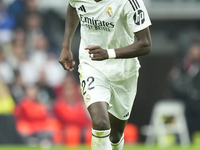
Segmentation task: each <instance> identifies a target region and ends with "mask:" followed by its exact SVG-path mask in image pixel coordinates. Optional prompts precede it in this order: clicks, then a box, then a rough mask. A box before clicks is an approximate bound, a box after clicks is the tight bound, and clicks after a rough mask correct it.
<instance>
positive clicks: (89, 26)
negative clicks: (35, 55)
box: [70, 0, 151, 81]
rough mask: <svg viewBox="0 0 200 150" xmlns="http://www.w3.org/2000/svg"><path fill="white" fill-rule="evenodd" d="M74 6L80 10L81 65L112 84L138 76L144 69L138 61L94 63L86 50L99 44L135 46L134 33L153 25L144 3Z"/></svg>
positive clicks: (80, 0)
mask: <svg viewBox="0 0 200 150" xmlns="http://www.w3.org/2000/svg"><path fill="white" fill-rule="evenodd" d="M70 4H71V6H72V7H74V8H76V11H77V13H78V16H79V18H80V23H81V43H80V49H79V59H80V66H81V64H82V63H85V64H89V65H91V66H92V67H94V68H96V69H97V70H98V71H100V72H101V73H102V74H104V75H105V77H106V78H108V79H109V80H111V81H118V80H123V79H126V78H129V77H131V76H132V75H133V74H135V73H136V72H137V71H138V69H139V68H140V64H139V61H138V59H137V58H129V59H107V60H103V61H92V60H91V58H90V57H89V54H88V50H85V49H84V48H85V47H87V46H89V45H99V46H100V47H102V48H103V49H115V48H122V47H125V46H128V45H130V44H133V43H134V42H135V36H134V32H138V31H140V30H142V29H145V28H147V27H148V26H149V25H151V21H150V19H149V16H148V13H147V11H146V8H145V6H144V3H143V1H142V0H102V1H100V2H95V1H94V0H70ZM79 71H80V69H79ZM88 71H89V70H88Z"/></svg>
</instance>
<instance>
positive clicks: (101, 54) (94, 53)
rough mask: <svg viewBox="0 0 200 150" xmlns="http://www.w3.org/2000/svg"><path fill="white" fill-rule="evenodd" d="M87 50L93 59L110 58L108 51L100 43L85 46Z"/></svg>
mask: <svg viewBox="0 0 200 150" xmlns="http://www.w3.org/2000/svg"><path fill="white" fill-rule="evenodd" d="M85 50H89V51H88V53H89V56H90V58H91V60H97V61H99V60H105V59H108V52H107V50H106V49H102V48H101V47H100V46H98V45H90V46H87V47H86V48H85Z"/></svg>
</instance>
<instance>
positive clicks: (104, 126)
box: [92, 118, 110, 130]
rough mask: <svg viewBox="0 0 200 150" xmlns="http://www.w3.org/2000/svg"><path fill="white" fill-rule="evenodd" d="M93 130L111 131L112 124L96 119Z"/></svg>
mask: <svg viewBox="0 0 200 150" xmlns="http://www.w3.org/2000/svg"><path fill="white" fill-rule="evenodd" d="M92 124H93V129H95V130H108V129H110V123H109V120H108V119H105V118H96V119H93V120H92Z"/></svg>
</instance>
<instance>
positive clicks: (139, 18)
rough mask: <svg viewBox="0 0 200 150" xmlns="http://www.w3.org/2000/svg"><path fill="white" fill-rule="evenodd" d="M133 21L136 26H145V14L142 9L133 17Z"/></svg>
mask: <svg viewBox="0 0 200 150" xmlns="http://www.w3.org/2000/svg"><path fill="white" fill-rule="evenodd" d="M133 20H134V22H135V24H136V25H141V24H143V23H144V22H145V16H144V12H143V11H142V10H141V9H139V10H137V11H136V13H135V14H134V15H133Z"/></svg>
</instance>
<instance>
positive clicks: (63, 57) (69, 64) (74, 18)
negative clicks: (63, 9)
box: [59, 4, 79, 71]
mask: <svg viewBox="0 0 200 150" xmlns="http://www.w3.org/2000/svg"><path fill="white" fill-rule="evenodd" d="M78 24H79V17H78V15H77V12H76V9H75V8H73V7H72V6H71V5H70V4H69V5H68V8H67V15H66V22H65V34H64V40H63V44H62V51H61V54H60V57H59V63H60V64H61V65H62V66H63V68H64V69H66V70H69V71H73V66H74V65H75V61H73V54H72V51H71V43H72V39H73V37H74V33H75V31H76V28H77V26H78Z"/></svg>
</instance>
